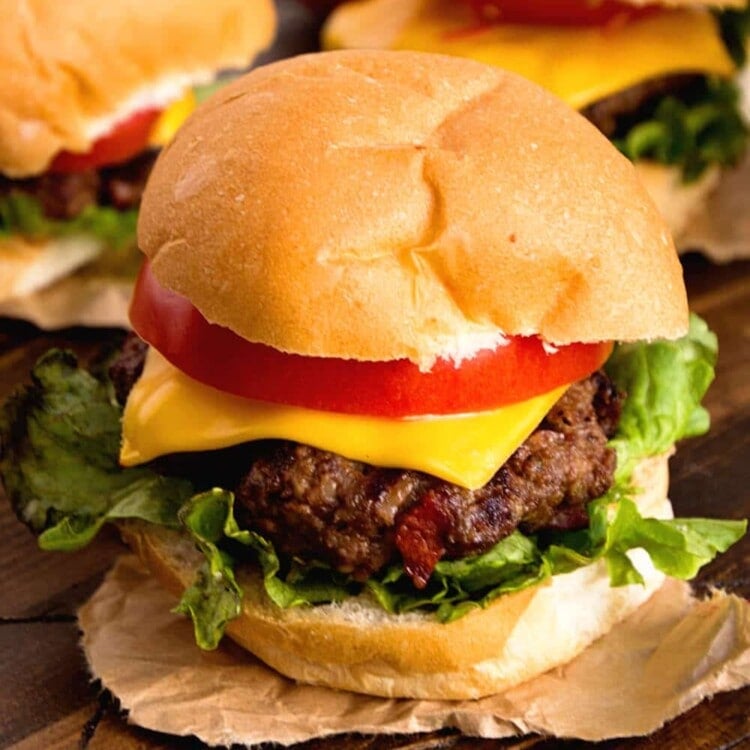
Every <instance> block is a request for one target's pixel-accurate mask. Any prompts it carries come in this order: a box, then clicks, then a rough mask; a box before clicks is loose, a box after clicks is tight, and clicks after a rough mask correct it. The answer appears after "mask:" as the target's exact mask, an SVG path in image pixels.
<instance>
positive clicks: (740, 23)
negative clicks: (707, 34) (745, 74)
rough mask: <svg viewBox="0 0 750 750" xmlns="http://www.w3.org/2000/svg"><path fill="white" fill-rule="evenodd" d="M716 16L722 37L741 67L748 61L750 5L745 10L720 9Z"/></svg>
mask: <svg viewBox="0 0 750 750" xmlns="http://www.w3.org/2000/svg"><path fill="white" fill-rule="evenodd" d="M715 15H716V18H717V20H718V22H719V29H720V30H721V38H722V39H723V40H724V44H725V46H726V48H727V50H728V51H729V54H730V55H731V56H732V60H734V62H735V65H737V67H738V68H741V67H742V66H743V65H744V64H745V63H746V62H747V41H748V38H749V37H750V7H747V8H745V9H744V10H734V9H728V10H719V11H716V14H715Z"/></svg>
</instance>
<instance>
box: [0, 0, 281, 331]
mask: <svg viewBox="0 0 750 750" xmlns="http://www.w3.org/2000/svg"><path fill="white" fill-rule="evenodd" d="M6 6H7V7H6V8H5V9H4V10H5V12H4V13H3V24H2V30H1V31H0V67H2V70H3V73H2V82H3V85H2V87H1V88H2V91H1V92H0V173H1V174H0V314H2V313H5V314H12V313H13V312H14V311H15V310H16V309H18V308H17V305H16V303H17V301H18V299H19V298H24V299H26V300H27V299H28V295H31V294H32V293H34V292H36V291H37V290H40V289H43V288H45V287H48V286H49V285H51V284H54V282H55V281H57V280H59V279H61V278H63V277H64V276H67V275H68V274H70V273H72V272H74V271H76V270H77V269H82V268H84V267H85V268H86V271H85V273H84V274H82V275H80V276H79V279H78V281H79V282H80V284H79V286H80V285H82V284H84V280H85V279H89V280H90V279H91V278H92V277H93V278H98V279H102V278H106V279H109V280H114V279H119V280H120V281H122V280H123V279H127V280H128V282H129V285H130V286H132V280H133V278H134V276H135V272H136V270H137V264H138V262H139V257H140V253H138V252H137V248H136V245H135V229H136V216H137V208H138V204H139V203H140V199H141V194H142V192H143V188H144V185H145V182H146V178H147V176H148V173H149V171H150V170H151V167H152V165H153V162H154V159H155V158H156V153H157V150H158V149H159V148H160V147H162V146H163V145H164V144H165V143H167V142H168V141H169V140H170V138H171V137H172V136H173V135H174V133H175V131H176V130H177V128H178V127H179V126H180V124H181V123H182V122H183V120H184V119H185V118H186V117H187V115H188V114H189V113H190V111H191V110H192V109H193V108H194V106H195V101H196V90H198V95H200V88H201V87H203V86H206V85H207V84H209V83H210V82H212V81H213V79H214V78H215V76H216V74H217V72H218V71H219V70H221V69H223V68H229V67H246V66H247V65H248V64H249V63H250V61H251V60H252V59H253V57H254V56H255V54H256V53H257V52H258V51H259V50H261V49H262V48H263V47H265V46H266V45H268V44H269V43H270V41H271V39H272V36H273V33H274V29H275V10H274V6H273V3H272V2H271V0H219V1H218V2H216V3H212V4H210V5H207V4H206V3H202V2H195V1H194V0H179V1H178V2H155V3H153V2H151V3H144V2H137V1H134V0H116V1H115V2H106V3H101V2H95V1H91V0H81V1H79V2H69V3H59V2H48V1H45V2H37V3H32V4H28V3H7V4H6ZM52 299H54V297H51V300H52ZM10 300H13V301H12V302H10ZM40 303H41V304H43V303H44V299H42V300H40ZM124 312H125V311H124ZM58 313H59V314H60V315H62V319H64V321H65V322H66V323H71V322H76V321H75V315H76V313H75V311H72V312H71V313H70V314H68V311H65V310H62V311H58ZM58 313H56V314H58ZM126 319H127V318H126V313H125V319H124V320H118V321H110V322H120V323H124V322H125V321H126Z"/></svg>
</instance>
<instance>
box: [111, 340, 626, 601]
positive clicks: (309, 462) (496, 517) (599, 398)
mask: <svg viewBox="0 0 750 750" xmlns="http://www.w3.org/2000/svg"><path fill="white" fill-rule="evenodd" d="M145 350H146V347H145V345H143V344H141V343H138V340H137V339H135V337H131V338H130V339H128V340H127V341H126V343H125V346H124V348H123V353H122V355H121V356H120V358H119V360H118V361H117V362H116V363H115V364H114V366H113V367H112V369H111V371H110V374H111V377H112V379H113V381H114V383H115V386H116V390H117V394H118V397H119V398H120V399H121V400H122V401H124V400H125V398H126V397H127V394H128V392H129V391H130V389H131V387H132V385H133V383H134V382H135V380H137V378H138V377H139V376H140V372H141V369H142V366H143V358H144V356H145ZM186 408H189V407H186ZM620 408H621V396H620V394H618V392H617V390H616V388H615V387H614V385H613V384H612V382H611V381H610V380H609V378H607V376H606V375H605V374H604V373H602V372H597V373H594V374H593V375H591V376H590V377H588V378H586V379H584V380H581V381H579V382H578V383H575V384H573V385H572V386H571V387H570V388H569V389H568V390H567V391H566V392H565V394H563V396H562V397H561V398H560V399H559V401H558V402H557V403H556V404H555V405H554V406H553V407H552V409H551V410H550V411H549V413H548V414H547V415H546V417H545V418H544V420H543V421H542V422H541V423H540V424H539V426H538V427H537V428H536V429H535V430H534V432H533V433H532V434H531V435H530V436H529V437H528V438H527V440H526V441H525V442H524V443H523V444H522V445H521V446H520V447H519V448H518V449H517V450H516V451H515V453H513V455H512V456H511V457H510V459H508V461H507V462H506V463H505V464H504V465H503V466H502V467H501V468H500V469H499V470H498V471H497V473H496V474H495V476H494V477H493V478H492V479H491V480H490V481H489V482H488V483H487V484H486V485H484V486H483V487H481V488H480V489H478V490H468V489H465V488H463V487H459V486H457V485H455V484H451V483H449V482H446V481H443V480H441V479H438V478H436V477H432V476H429V475H427V474H423V473H421V472H417V471H412V470H408V469H384V468H380V467H376V466H372V465H370V464H366V463H363V462H360V461H353V460H350V459H348V458H344V457H343V456H340V455H337V454H335V453H330V452H328V451H324V450H320V449H318V448H313V447H311V446H308V445H301V444H298V443H293V442H288V441H279V440H265V441H258V442H253V443H247V444H244V445H241V446H235V447H234V448H231V449H228V450H227V451H211V452H209V453H208V454H206V455H205V456H200V455H199V454H189V455H182V456H173V457H167V458H166V459H160V460H159V461H158V462H157V468H158V469H159V470H161V471H164V472H165V473H170V474H171V473H179V474H183V475H188V476H190V478H191V479H193V481H194V482H196V484H197V485H198V486H205V487H208V486H211V485H219V486H224V487H232V488H233V489H234V490H235V493H236V504H235V514H236V517H237V520H238V523H239V524H240V526H241V527H242V528H247V529H252V530H255V531H258V532H260V533H261V534H263V535H264V536H266V537H267V538H268V539H270V540H271V541H272V542H273V543H274V545H275V546H276V549H277V550H278V551H279V552H280V553H281V554H282V555H283V556H285V557H287V558H291V557H296V558H299V559H302V560H305V561H313V560H317V561H321V562H325V563H327V564H328V565H330V566H332V567H333V568H335V569H336V570H339V571H341V572H345V573H349V574H351V575H352V576H353V577H354V578H356V579H358V580H364V579H366V578H367V577H368V576H370V575H372V574H373V573H375V572H376V571H378V570H380V569H382V568H383V567H384V566H386V565H388V564H389V563H391V562H393V561H394V560H398V559H399V558H400V559H401V560H402V561H403V564H404V568H405V570H406V572H407V573H408V574H409V576H410V577H411V579H412V581H413V582H414V584H415V585H416V586H418V587H423V586H425V585H426V583H427V581H428V579H429V577H430V575H431V573H432V571H433V569H434V567H435V565H436V564H437V562H438V561H439V560H440V559H441V558H443V557H445V558H461V557H465V556H467V555H474V554H479V553H481V552H484V551H486V550H488V549H489V548H491V547H492V546H493V545H495V544H496V543H497V542H498V541H500V540H501V539H503V538H504V537H506V536H508V535H509V534H511V533H512V532H513V531H514V530H515V529H517V528H520V529H521V530H523V531H527V532H534V531H538V530H541V529H574V528H582V527H585V526H586V525H587V523H588V517H587V514H586V504H587V503H588V502H589V501H590V500H593V499H594V498H596V497H599V496H600V495H602V494H604V493H605V492H606V491H607V490H608V489H609V487H610V486H611V484H612V481H613V476H614V470H615V461H616V457H615V452H614V451H613V450H612V449H611V448H609V447H608V446H607V440H608V438H609V437H611V436H612V435H613V433H614V431H615V429H616V427H617V422H618V420H619V416H620Z"/></svg>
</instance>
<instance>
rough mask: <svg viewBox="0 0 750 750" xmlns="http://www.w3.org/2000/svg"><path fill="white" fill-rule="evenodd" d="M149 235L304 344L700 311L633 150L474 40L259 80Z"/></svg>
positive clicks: (617, 321) (213, 136)
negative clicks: (458, 46) (496, 62)
mask: <svg viewBox="0 0 750 750" xmlns="http://www.w3.org/2000/svg"><path fill="white" fill-rule="evenodd" d="M280 143H282V144H284V147H283V148H280V147H279V144H280ZM139 244H140V246H141V248H142V249H143V250H144V252H145V253H146V254H147V255H148V256H149V258H151V261H152V270H153V272H154V275H155V276H156V278H157V279H158V280H159V281H160V282H161V283H162V284H163V285H164V286H166V287H168V288H170V289H172V290H174V291H176V292H178V293H180V294H183V295H184V296H186V297H188V298H189V299H190V300H191V301H192V302H193V303H194V304H195V305H196V306H197V307H198V309H199V310H200V311H201V312H202V313H203V314H204V315H205V316H206V317H207V318H208V319H209V320H211V321H213V322H216V323H219V324H221V325H224V326H226V327H228V328H231V329H232V330H234V331H235V332H237V333H238V334H239V335H241V336H243V337H244V338H246V339H248V340H250V341H256V342H262V343H265V344H269V345H271V346H273V347H275V348H277V349H280V350H282V351H286V352H294V353H298V354H305V355H317V356H334V357H345V358H352V359H360V360H390V359H398V358H404V357H406V358H409V359H411V360H412V361H414V362H417V363H418V364H419V365H420V366H423V367H429V366H430V365H431V364H432V362H433V361H434V359H435V357H436V356H439V355H441V354H445V353H446V352H448V353H449V354H450V352H451V347H453V346H456V345H457V344H460V343H462V342H463V343H466V342H470V341H471V340H472V339H473V337H479V338H481V337H482V336H484V337H485V338H486V337H487V336H490V335H493V334H494V335H497V334H498V332H502V333H507V334H521V335H528V334H539V335H541V336H542V337H543V338H544V339H546V340H547V341H549V342H551V343H554V344H566V343H570V342H575V341H601V340H610V339H620V340H634V339H651V338H657V337H666V338H675V337H678V336H680V335H682V334H683V333H684V332H685V331H686V330H687V300H686V296H685V289H684V285H683V283H682V272H681V268H680V265H679V262H678V260H677V256H676V253H675V250H674V245H673V243H672V240H671V238H670V236H669V232H668V230H667V228H666V226H665V224H664V223H663V221H662V219H661V218H660V217H659V214H658V212H657V210H656V208H655V207H654V205H653V204H652V203H651V201H650V200H649V198H648V196H647V195H646V193H645V192H644V190H643V188H642V186H641V185H640V183H639V181H638V179H637V177H636V174H635V172H634V170H633V167H632V165H631V164H630V163H629V162H628V161H627V159H625V158H624V157H623V156H621V155H620V154H619V153H617V152H616V150H615V149H614V148H613V147H612V146H611V144H610V143H609V142H608V141H607V140H606V139H605V138H604V137H603V136H602V135H601V134H600V133H599V132H598V131H597V130H596V129H595V128H594V127H593V126H592V125H590V124H589V123H588V122H586V120H584V118H582V117H581V116H580V115H578V114H576V113H575V112H573V111H572V110H570V109H568V108H567V107H566V106H565V105H563V104H562V103H560V102H559V101H557V100H556V99H555V98H554V97H552V96H551V95H550V94H548V93H546V92H545V91H543V90H542V89H541V88H539V87H537V86H535V85H533V84H531V83H529V82H528V81H525V80H523V79H521V78H519V77H517V76H515V75H512V74H510V73H506V72H504V71H502V70H499V69H497V68H493V67H489V66H486V65H483V64H481V63H477V62H474V61H470V60H466V59H460V58H454V57H447V56H441V55H427V54H424V53H415V52H384V51H346V52H329V53H322V54H317V55H308V56H302V57H297V58H294V59H292V60H285V61H282V62H280V63H276V64H273V65H269V66H265V67H263V68H260V69H257V70H256V71H254V72H252V73H250V74H249V75H247V76H245V77H243V78H242V79H239V80H238V81H236V82H234V83H233V84H231V85H230V86H228V87H226V88H225V89H223V90H222V91H220V92H219V93H218V94H217V95H216V96H214V97H212V98H211V100H210V101H208V102H207V103H206V104H205V105H204V106H203V107H201V108H200V109H199V110H198V111H196V113H195V114H194V115H193V117H192V118H191V119H190V120H189V121H188V122H187V123H186V125H185V126H184V128H183V129H182V130H181V131H180V133H178V135H177V137H176V138H175V140H174V141H173V142H172V143H171V144H170V146H169V148H167V149H166V150H165V151H164V152H163V153H162V155H161V156H160V158H159V159H158V160H157V163H156V165H155V167H154V170H153V172H152V175H151V179H150V181H149V184H148V187H147V189H146V193H145V195H144V199H143V203H142V206H141V216H140V223H139Z"/></svg>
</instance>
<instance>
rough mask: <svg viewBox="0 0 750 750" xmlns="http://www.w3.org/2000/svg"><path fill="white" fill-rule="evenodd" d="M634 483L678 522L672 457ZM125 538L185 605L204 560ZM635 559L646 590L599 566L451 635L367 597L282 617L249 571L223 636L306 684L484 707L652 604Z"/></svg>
mask: <svg viewBox="0 0 750 750" xmlns="http://www.w3.org/2000/svg"><path fill="white" fill-rule="evenodd" d="M634 481H635V483H636V485H637V486H639V487H642V488H643V493H642V494H641V495H639V496H638V498H637V502H638V504H639V507H640V509H641V512H642V513H643V514H644V515H646V516H651V517H662V518H663V517H670V516H671V506H670V505H669V501H668V500H666V492H667V484H668V468H667V456H666V455H664V456H660V457H656V458H653V459H648V460H646V461H644V462H642V463H641V464H640V465H639V467H638V469H637V471H636V475H635V477H634ZM121 528H122V531H123V535H124V537H125V539H126V541H127V542H128V544H130V545H131V546H132V547H133V549H134V550H135V551H136V553H137V554H138V555H139V557H140V558H141V559H142V560H143V561H144V562H145V563H146V564H147V565H148V566H149V568H150V569H151V571H152V572H153V573H154V574H155V575H156V576H157V578H159V580H160V581H161V583H162V584H163V585H164V586H165V587H166V588H168V589H169V590H171V591H172V592H173V593H174V594H176V595H180V594H182V592H183V591H184V590H185V588H186V587H187V586H189V585H190V584H191V583H192V582H193V579H194V575H195V571H196V570H197V568H198V566H199V565H200V564H201V561H202V556H201V555H200V554H199V553H198V552H196V550H195V547H194V545H193V544H192V543H190V542H189V541H187V539H186V537H184V536H181V535H180V534H179V533H177V532H174V531H169V530H167V529H164V528H163V527H155V526H149V525H147V524H141V523H138V522H136V523H132V522H128V523H125V524H123V525H122V527H121ZM636 557H637V560H636V564H637V565H638V567H639V569H640V570H641V572H642V573H643V575H644V577H645V579H646V581H647V583H646V585H645V586H638V585H636V586H625V587H621V588H612V587H611V586H610V585H609V579H608V576H607V572H606V567H605V565H604V563H596V564H594V565H590V566H588V567H586V568H581V569H579V570H577V571H575V572H574V573H570V574H567V575H561V576H555V577H554V578H553V579H552V580H551V581H550V582H548V583H547V584H545V585H541V586H537V587H535V588H531V589H526V590H524V591H521V592H519V593H516V594H509V595H506V596H503V597H500V598H499V599H497V600H496V601H495V602H493V603H492V604H491V605H490V606H488V607H487V608H486V609H478V610H475V611H473V612H471V613H470V614H468V615H466V616H465V617H463V618H460V619H459V620H456V621H454V622H451V623H448V624H441V623H439V622H437V621H436V620H435V618H434V617H433V616H432V615H429V614H423V613H410V614H405V615H390V614H388V613H387V612H385V611H384V610H382V609H381V608H380V607H378V606H377V605H376V604H375V603H373V602H372V600H370V599H369V598H368V597H367V596H365V595H361V596H359V597H357V598H353V599H349V600H347V601H346V602H344V603H343V604H338V605H325V606H319V607H297V608H292V609H279V608H278V607H276V606H275V605H274V604H272V603H271V602H270V600H268V598H267V597H266V595H265V593H264V591H263V588H262V583H261V579H260V575H259V574H257V573H254V572H250V571H249V570H247V569H242V570H240V571H239V573H238V580H239V582H240V585H241V586H242V587H243V589H244V592H245V596H244V600H243V607H242V614H241V615H240V617H239V618H238V619H236V620H233V621H232V622H231V623H230V624H229V628H228V633H229V635H230V636H231V637H232V639H233V640H235V641H237V642H238V643H239V644H241V645H242V646H244V647H245V648H247V649H248V650H249V651H251V652H252V653H254V654H255V655H256V656H258V657H259V658H260V659H262V660H263V661H264V662H266V663H267V664H269V665H270V666H271V667H273V668H274V669H276V670H277V671H279V672H281V673H282V674H284V675H287V676H288V677H292V678H293V679H296V680H300V681H302V682H309V683H313V684H320V685H326V686H329V687H335V688H341V689H344V690H352V691H355V692H363V693H369V694H372V695H383V696H389V697H397V696H398V697H401V696H403V697H413V698H426V699H465V698H478V697H480V696H483V695H489V694H491V693H496V692H499V691H501V690H504V689H505V688H507V687H510V686H512V685H515V684H518V683H520V682H523V681H524V680H527V679H529V678H531V677H533V676H535V675H537V674H541V673H542V672H545V671H547V670H548V669H552V668H553V667H555V666H558V665H560V664H564V663H566V662H568V661H570V659H572V658H573V657H574V656H576V655H577V654H579V653H580V652H581V651H583V649H585V648H586V647H587V646H588V645H589V644H590V643H592V642H593V641H594V640H596V639H597V638H599V637H601V636H602V635H604V634H605V633H607V632H608V631H609V630H610V629H611V628H612V627H613V626H614V625H615V624H616V623H618V622H619V621H621V620H622V619H623V618H625V617H627V615H628V614H630V613H631V612H633V611H634V610H635V609H637V608H638V607H639V606H640V605H641V604H642V603H643V602H644V601H646V600H647V599H648V598H649V596H651V594H652V593H653V592H654V591H655V590H656V589H657V588H658V587H659V586H660V585H661V583H662V581H663V576H662V575H661V574H660V573H658V572H657V571H655V570H654V568H653V566H652V565H651V563H650V561H649V560H648V558H647V556H646V555H645V554H643V555H638V556H636Z"/></svg>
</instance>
